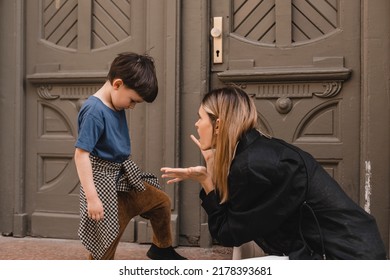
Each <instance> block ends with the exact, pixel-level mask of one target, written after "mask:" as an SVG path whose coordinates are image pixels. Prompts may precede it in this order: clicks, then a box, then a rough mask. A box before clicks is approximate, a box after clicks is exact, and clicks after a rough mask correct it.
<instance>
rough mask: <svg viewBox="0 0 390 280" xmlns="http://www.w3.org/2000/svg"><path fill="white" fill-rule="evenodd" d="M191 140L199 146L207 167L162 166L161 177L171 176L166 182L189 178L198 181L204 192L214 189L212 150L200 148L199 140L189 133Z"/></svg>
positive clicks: (170, 182)
mask: <svg viewBox="0 0 390 280" xmlns="http://www.w3.org/2000/svg"><path fill="white" fill-rule="evenodd" d="M191 139H192V141H194V143H195V144H196V145H197V146H198V147H199V149H200V150H201V152H202V155H203V158H204V160H205V161H206V165H207V168H206V167H205V166H194V167H188V168H171V167H163V168H161V171H162V172H163V173H164V174H163V175H162V176H161V177H162V178H172V179H170V180H168V181H167V184H172V183H177V182H180V181H183V180H186V179H191V180H194V181H197V182H199V183H200V184H201V185H202V187H203V189H204V190H205V192H206V193H209V192H210V191H212V190H214V184H213V180H212V168H213V163H214V151H213V150H211V149H210V150H205V151H204V150H202V149H201V147H200V142H199V140H198V139H197V138H196V137H195V136H194V135H191Z"/></svg>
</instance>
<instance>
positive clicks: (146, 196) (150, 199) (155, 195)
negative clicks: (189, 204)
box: [128, 183, 172, 248]
mask: <svg viewBox="0 0 390 280" xmlns="http://www.w3.org/2000/svg"><path fill="white" fill-rule="evenodd" d="M145 188H146V190H145V191H143V192H135V191H131V192H130V193H129V200H128V202H129V205H128V209H129V210H130V208H132V207H134V206H135V205H136V207H135V208H136V209H138V211H139V212H138V213H137V215H142V216H143V217H145V218H148V219H149V220H150V223H151V225H152V228H153V243H154V244H155V245H156V246H158V247H160V248H167V247H169V246H171V245H172V233H171V201H170V199H169V197H168V195H167V194H166V193H165V192H163V191H161V190H159V189H157V188H155V187H153V186H151V185H149V184H147V183H145Z"/></svg>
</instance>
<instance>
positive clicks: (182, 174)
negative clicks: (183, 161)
mask: <svg viewBox="0 0 390 280" xmlns="http://www.w3.org/2000/svg"><path fill="white" fill-rule="evenodd" d="M161 171H162V172H164V174H163V175H162V176H161V177H162V178H173V179H170V180H168V181H167V183H168V184H172V183H177V182H180V181H183V180H186V179H192V180H195V181H197V182H199V183H202V182H204V181H206V180H207V177H208V174H207V170H206V167H204V166H195V167H188V168H170V167H163V168H161Z"/></svg>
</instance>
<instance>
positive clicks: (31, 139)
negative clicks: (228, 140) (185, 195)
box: [26, 0, 177, 242]
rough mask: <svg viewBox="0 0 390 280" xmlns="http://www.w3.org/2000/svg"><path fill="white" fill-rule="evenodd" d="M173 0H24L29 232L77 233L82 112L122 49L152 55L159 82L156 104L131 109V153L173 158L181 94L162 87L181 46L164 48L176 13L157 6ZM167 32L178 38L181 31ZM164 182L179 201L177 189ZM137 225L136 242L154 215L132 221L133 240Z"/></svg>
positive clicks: (155, 166)
mask: <svg viewBox="0 0 390 280" xmlns="http://www.w3.org/2000/svg"><path fill="white" fill-rule="evenodd" d="M167 3H168V4H167ZM169 5H173V4H172V1H167V2H160V1H158V2H155V1H143V0H115V1H105V0H104V1H103V0H79V1H78V0H54V1H53V0H32V1H26V13H27V14H26V21H27V27H26V72H27V84H26V86H27V89H26V92H27V97H26V109H27V111H26V116H27V120H26V123H27V127H26V136H27V140H26V153H27V155H26V159H27V160H26V170H27V173H26V189H27V190H26V192H27V197H26V205H27V212H28V215H29V217H30V224H29V231H30V234H31V235H33V236H49V237H57V238H62V237H63V238H77V228H78V222H79V188H80V183H79V180H78V177H77V173H76V168H75V164H74V160H73V154H74V143H75V141H76V138H77V114H78V111H79V109H80V106H81V105H82V102H83V100H85V99H86V98H88V96H90V95H91V94H93V93H94V92H95V91H96V90H97V89H99V88H100V86H101V85H102V84H103V83H104V82H105V80H106V75H107V72H108V68H109V65H110V63H111V61H112V60H113V58H114V57H115V56H116V55H117V54H118V53H120V52H124V51H132V52H137V53H148V54H150V55H151V56H153V57H154V58H155V61H156V68H157V75H158V78H159V84H160V87H159V89H160V91H159V97H158V98H157V100H156V101H155V102H154V103H153V104H147V105H146V104H140V105H139V106H137V108H136V109H135V110H133V111H131V113H130V111H128V113H127V114H128V123H129V129H130V134H131V140H132V155H133V159H134V160H135V161H136V162H137V163H138V164H139V165H140V167H141V168H142V169H144V170H148V171H151V172H153V173H156V175H158V173H157V172H159V169H160V168H161V166H164V165H174V164H175V163H174V162H170V160H171V159H172V158H174V155H171V153H172V150H173V149H174V145H172V143H166V142H165V141H169V140H170V139H171V138H172V137H173V138H174V137H175V132H174V131H172V130H174V129H175V128H174V127H172V126H170V127H166V126H165V124H164V122H165V121H167V122H170V123H172V122H173V121H172V119H170V118H172V116H173V117H174V114H171V115H169V114H170V113H167V111H168V112H171V110H170V106H172V107H174V105H171V103H172V104H174V103H175V101H174V98H175V95H174V94H173V95H170V96H169V97H168V98H166V97H164V95H165V92H166V91H167V90H169V91H170V92H172V91H171V88H170V87H173V88H175V87H176V85H175V81H174V79H172V80H171V81H170V82H169V83H165V78H168V77H170V75H171V73H172V72H175V70H172V69H171V68H170V67H171V66H167V65H168V64H169V65H176V63H172V61H171V60H170V59H169V58H166V56H167V55H168V54H170V57H173V58H174V57H175V56H174V55H172V54H171V53H170V52H173V53H175V48H170V49H169V52H168V51H167V52H164V49H163V47H165V46H166V45H169V44H170V43H169V42H168V43H166V42H165V43H164V39H163V40H162V38H161V37H164V36H165V37H168V35H167V32H168V31H167V29H166V26H167V24H168V23H171V22H172V21H173V22H175V21H174V20H173V19H172V20H171V19H170V20H166V18H165V17H166V16H168V15H170V13H159V14H156V13H157V12H158V11H161V10H164V9H168V6H169ZM173 6H174V5H173ZM170 11H173V13H175V9H170ZM172 18H175V17H172ZM168 33H169V32H168ZM171 33H172V32H171ZM169 36H170V38H171V41H172V42H173V45H175V44H176V43H175V40H174V37H175V34H173V35H172V34H169ZM162 73H164V74H163V75H162ZM173 92H174V91H173ZM165 102H166V103H165ZM168 102H169V103H168ZM167 135H168V136H167ZM164 145H166V146H167V147H168V148H166V149H165V148H164ZM165 153H170V154H168V155H166V154H165ZM165 190H166V191H167V192H168V194H169V196H170V197H171V199H172V201H175V198H174V195H175V194H174V189H173V188H169V187H167V188H166V189H165ZM172 205H173V209H172V210H173V211H174V212H175V215H173V217H176V216H177V211H176V209H175V208H174V207H175V204H174V203H173V204H172ZM172 220H173V223H175V219H172ZM136 223H138V226H137V227H136V226H135V225H136ZM173 226H175V225H174V224H173ZM135 230H138V234H137V235H138V239H137V241H138V242H149V241H150V238H151V228H150V225H149V224H148V222H146V221H144V220H142V219H139V220H138V219H137V220H136V221H133V222H132V223H131V224H130V227H129V231H130V235H127V237H126V238H125V239H127V240H130V241H133V240H134V238H135V236H136V234H135V232H134V231H135Z"/></svg>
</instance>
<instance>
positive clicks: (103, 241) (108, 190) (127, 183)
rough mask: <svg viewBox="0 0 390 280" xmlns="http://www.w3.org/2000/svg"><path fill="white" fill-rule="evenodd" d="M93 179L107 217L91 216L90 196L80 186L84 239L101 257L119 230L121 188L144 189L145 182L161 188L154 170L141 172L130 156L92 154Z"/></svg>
mask: <svg viewBox="0 0 390 280" xmlns="http://www.w3.org/2000/svg"><path fill="white" fill-rule="evenodd" d="M90 159H91V163H92V172H93V180H94V184H95V188H96V191H97V193H98V196H99V198H100V200H101V201H102V204H103V208H104V219H103V220H101V221H95V220H92V219H90V218H89V217H88V208H87V200H86V197H85V193H84V190H83V188H80V227H79V231H78V234H79V237H80V240H81V243H82V244H83V245H84V246H85V247H86V248H87V250H88V251H90V252H91V254H92V256H93V258H94V259H101V258H102V257H103V256H104V254H105V252H106V251H107V249H108V248H109V247H110V245H111V244H112V242H113V241H114V240H115V239H116V238H117V236H118V234H119V221H118V191H120V192H123V191H125V192H129V191H136V192H143V191H145V186H144V182H147V183H149V184H150V185H152V186H154V187H157V188H160V185H159V183H158V180H157V178H156V177H155V176H154V175H153V174H151V173H142V172H141V171H140V169H139V168H138V166H137V165H136V164H135V163H134V162H133V161H132V160H131V159H128V160H126V161H125V162H123V163H114V162H109V161H105V160H102V159H100V158H98V157H95V156H92V155H91V156H90Z"/></svg>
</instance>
